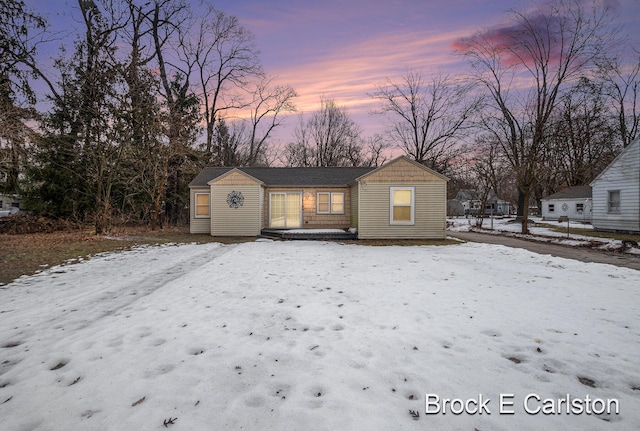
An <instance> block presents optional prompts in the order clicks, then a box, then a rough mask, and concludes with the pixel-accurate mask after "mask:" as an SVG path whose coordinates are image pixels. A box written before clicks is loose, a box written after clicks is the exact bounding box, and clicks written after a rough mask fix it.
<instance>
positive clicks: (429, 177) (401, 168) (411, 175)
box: [362, 158, 446, 186]
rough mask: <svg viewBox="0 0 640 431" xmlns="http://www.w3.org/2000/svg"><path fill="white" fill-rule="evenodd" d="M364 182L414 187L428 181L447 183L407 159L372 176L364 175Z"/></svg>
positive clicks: (383, 167) (390, 164) (383, 168)
mask: <svg viewBox="0 0 640 431" xmlns="http://www.w3.org/2000/svg"><path fill="white" fill-rule="evenodd" d="M362 181H364V182H366V183H369V182H376V183H384V182H389V183H391V182H393V183H396V184H398V185H408V186H410V185H413V183H418V182H426V181H437V182H441V181H446V180H445V179H444V177H442V176H438V175H437V174H435V173H434V172H432V171H429V170H427V169H426V168H424V167H422V166H420V165H418V164H417V163H416V162H411V161H409V160H407V159H404V158H400V159H396V160H395V161H393V162H391V163H389V164H387V165H384V166H382V167H380V168H378V169H377V170H375V171H373V172H371V173H370V174H367V175H364V176H363V177H362Z"/></svg>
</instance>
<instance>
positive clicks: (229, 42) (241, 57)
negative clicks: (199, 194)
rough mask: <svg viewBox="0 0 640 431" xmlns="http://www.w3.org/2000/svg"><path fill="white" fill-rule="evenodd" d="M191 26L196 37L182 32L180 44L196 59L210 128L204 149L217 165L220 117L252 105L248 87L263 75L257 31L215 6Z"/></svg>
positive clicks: (196, 74)
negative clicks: (255, 34)
mask: <svg viewBox="0 0 640 431" xmlns="http://www.w3.org/2000/svg"><path fill="white" fill-rule="evenodd" d="M187 28H195V29H196V30H195V31H196V33H195V36H194V34H192V33H188V32H184V33H182V34H181V41H180V46H181V49H182V51H183V56H184V58H185V59H189V60H188V61H193V62H194V66H195V70H194V74H195V76H197V80H198V85H199V87H200V94H199V97H200V98H201V103H202V110H203V114H204V121H205V127H206V142H205V145H204V151H205V153H206V154H207V155H209V158H210V160H209V161H210V162H213V163H214V164H215V163H216V160H215V155H214V147H213V143H214V134H215V130H214V129H215V124H216V120H217V118H219V117H222V116H225V115H224V113H225V112H227V111H230V110H237V109H243V108H246V107H247V106H249V101H248V100H247V97H246V96H247V95H246V92H245V91H244V89H246V88H247V87H248V86H249V82H250V80H251V79H254V78H256V77H260V76H262V73H263V72H262V68H261V66H260V63H259V59H258V54H259V51H258V49H257V47H256V44H255V38H254V36H253V34H252V33H251V32H249V31H248V30H247V29H246V28H244V27H242V26H241V25H240V22H239V21H238V18H236V17H235V16H230V15H227V14H225V13H224V12H222V11H219V10H217V9H216V8H214V7H213V6H208V7H207V9H206V11H205V12H204V13H203V14H202V16H197V17H192V19H191V22H190V23H189V24H188V25H187Z"/></svg>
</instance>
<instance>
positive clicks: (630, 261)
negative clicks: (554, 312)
mask: <svg viewBox="0 0 640 431" xmlns="http://www.w3.org/2000/svg"><path fill="white" fill-rule="evenodd" d="M447 234H448V235H449V236H452V237H454V238H459V239H462V240H464V241H471V242H483V243H486V244H500V245H504V246H507V247H514V248H523V249H525V250H529V251H532V252H534V253H539V254H550V255H551V256H558V257H564V258H567V259H575V260H579V261H581V262H596V263H608V264H610V265H616V266H623V267H626V268H632V269H636V270H639V271H640V256H638V255H633V254H628V253H627V254H622V253H615V252H610V253H609V252H603V251H598V250H593V249H589V248H582V247H572V246H567V245H559V244H551V243H548V242H536V241H531V240H526V239H520V238H514V237H510V236H505V235H491V234H483V233H477V232H447Z"/></svg>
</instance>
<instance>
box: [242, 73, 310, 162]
mask: <svg viewBox="0 0 640 431" xmlns="http://www.w3.org/2000/svg"><path fill="white" fill-rule="evenodd" d="M271 82H272V78H268V77H263V78H262V79H260V80H259V81H258V82H257V84H256V86H255V89H254V90H253V92H252V94H253V100H252V102H251V105H250V109H251V118H250V130H251V131H250V136H249V137H248V143H247V144H248V145H247V149H246V154H245V156H244V163H243V164H245V165H247V166H254V165H256V164H259V162H260V157H261V156H262V155H264V146H265V144H266V142H267V141H268V139H269V137H270V135H271V132H272V131H273V130H274V129H275V128H277V127H278V126H280V125H281V124H282V114H283V113H286V112H293V111H295V110H296V107H295V105H294V103H293V99H294V98H296V97H297V96H298V94H297V93H296V91H295V90H294V89H293V88H291V87H289V86H281V85H276V86H272V84H271Z"/></svg>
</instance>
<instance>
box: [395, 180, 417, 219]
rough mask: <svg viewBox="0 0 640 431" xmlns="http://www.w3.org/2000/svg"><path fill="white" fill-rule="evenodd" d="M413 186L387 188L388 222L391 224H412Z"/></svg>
mask: <svg viewBox="0 0 640 431" xmlns="http://www.w3.org/2000/svg"><path fill="white" fill-rule="evenodd" d="M414 219H415V187H390V188H389V222H390V223H391V224H405V225H412V224H414Z"/></svg>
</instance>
